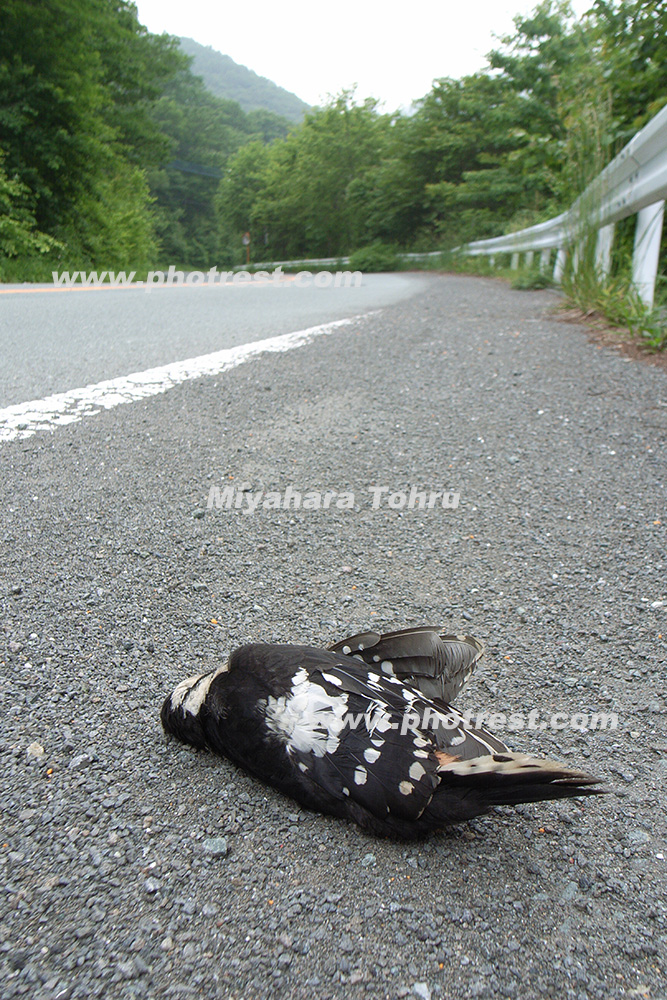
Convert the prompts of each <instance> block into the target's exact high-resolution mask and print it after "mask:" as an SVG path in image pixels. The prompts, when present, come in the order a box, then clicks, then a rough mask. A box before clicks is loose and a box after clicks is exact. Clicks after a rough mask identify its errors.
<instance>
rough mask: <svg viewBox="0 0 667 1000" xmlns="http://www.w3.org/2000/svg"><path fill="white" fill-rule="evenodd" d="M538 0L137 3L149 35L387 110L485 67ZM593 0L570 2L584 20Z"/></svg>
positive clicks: (282, 81)
mask: <svg viewBox="0 0 667 1000" xmlns="http://www.w3.org/2000/svg"><path fill="white" fill-rule="evenodd" d="M536 2H537V0H509V2H508V0H420V2H417V3H415V5H414V7H413V6H411V5H410V4H401V5H400V6H399V5H398V4H397V5H396V6H395V7H394V8H393V9H392V8H391V7H389V6H388V5H387V3H386V0H357V2H356V3H351V2H349V0H338V2H337V3H336V4H335V5H328V4H327V5H324V4H322V5H320V4H318V3H313V0H286V2H283V3H280V2H277V0H245V2H243V0H235V2H224V0H218V2H215V0H214V2H211V0H187V2H183V0H136V3H137V8H138V11H139V20H140V21H141V22H142V24H145V25H146V27H147V28H148V29H149V31H153V32H156V33H160V32H162V31H167V32H168V33H169V34H171V35H187V36H188V37H190V38H194V39H195V41H197V42H200V43H201V44H202V45H211V46H212V47H213V48H214V49H217V50H218V51H219V52H223V53H225V55H228V56H231V57H232V59H234V60H235V61H236V62H238V63H241V64H242V65H244V66H248V67H249V68H250V69H252V70H254V71H255V72H256V73H259V75H260V76H266V77H268V78H269V79H270V80H273V81H274V82H275V83H277V84H279V85H280V86H281V87H285V89H286V90H291V91H292V92H293V93H295V94H296V95H297V96H298V97H300V98H301V99H302V100H304V101H306V102H307V103H308V104H321V103H322V102H323V101H324V100H326V98H327V95H328V94H337V93H339V92H340V91H341V90H342V89H344V88H351V87H352V86H353V85H354V84H357V87H358V89H357V95H358V97H359V98H364V97H369V96H371V97H377V98H379V99H380V100H381V101H384V102H385V109H384V110H386V111H393V110H396V109H397V108H399V107H408V106H409V105H410V104H411V102H412V101H413V100H415V99H416V98H419V97H423V96H424V94H426V93H427V92H428V91H429V90H430V88H431V82H432V80H434V79H436V78H438V77H441V76H452V77H459V76H463V75H464V74H465V73H473V72H475V70H478V69H481V67H482V66H483V65H484V62H485V56H486V53H487V52H488V51H489V50H490V49H491V48H492V47H493V45H494V38H493V36H494V34H495V35H503V34H506V33H507V32H510V31H511V30H512V27H513V25H512V18H513V17H514V16H515V15H516V14H518V13H522V14H525V13H528V12H530V11H531V10H533V9H534V7H535V6H536ZM590 3H591V0H573V3H572V6H573V8H574V10H575V11H576V13H577V14H578V15H581V14H582V13H583V12H584V11H585V10H587V9H588V7H589V6H590Z"/></svg>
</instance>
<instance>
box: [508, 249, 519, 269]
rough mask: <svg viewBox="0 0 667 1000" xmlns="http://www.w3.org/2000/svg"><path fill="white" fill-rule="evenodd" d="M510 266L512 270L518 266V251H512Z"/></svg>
mask: <svg viewBox="0 0 667 1000" xmlns="http://www.w3.org/2000/svg"><path fill="white" fill-rule="evenodd" d="M510 266H511V268H512V270H513V271H516V270H517V269H518V267H519V254H518V253H513V254H512V263H511V265H510Z"/></svg>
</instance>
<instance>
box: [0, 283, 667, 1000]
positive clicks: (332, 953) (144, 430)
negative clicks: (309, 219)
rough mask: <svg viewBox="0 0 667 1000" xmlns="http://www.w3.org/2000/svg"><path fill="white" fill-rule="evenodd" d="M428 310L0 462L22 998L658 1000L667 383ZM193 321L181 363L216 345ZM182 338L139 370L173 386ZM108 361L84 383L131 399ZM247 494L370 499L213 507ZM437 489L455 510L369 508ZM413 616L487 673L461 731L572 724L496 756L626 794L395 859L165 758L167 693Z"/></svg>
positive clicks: (522, 326)
mask: <svg viewBox="0 0 667 1000" xmlns="http://www.w3.org/2000/svg"><path fill="white" fill-rule="evenodd" d="M408 280H410V279H408ZM394 287H396V286H394ZM410 291H416V293H417V294H413V295H411V296H410V297H407V298H405V297H404V298H402V299H401V300H400V301H395V302H394V303H393V304H389V305H386V306H385V307H384V308H382V310H381V312H380V313H379V314H376V315H373V316H371V317H368V318H365V319H360V320H355V321H354V322H353V323H351V324H349V325H347V326H341V327H339V328H337V329H336V330H335V331H333V332H332V333H331V335H327V336H319V337H316V338H315V339H314V340H312V341H311V342H310V343H307V344H305V345H303V346H301V347H299V348H297V349H294V350H292V351H288V352H285V353H280V354H268V353H267V354H263V355H261V356H259V357H256V358H254V359H251V360H248V361H247V362H245V363H243V364H240V365H238V366H237V367H235V368H233V369H230V370H228V371H225V372H223V373H222V374H219V375H215V376H210V377H205V378H201V379H198V380H191V381H186V382H183V383H181V384H179V385H177V386H176V387H175V388H173V389H171V390H169V391H167V392H164V393H162V394H160V395H156V396H152V397H150V398H146V399H142V400H140V401H138V402H135V403H130V404H128V405H125V406H118V407H116V408H114V409H109V410H105V411H104V412H100V413H98V414H96V415H94V416H90V417H89V418H87V419H85V420H81V421H80V422H77V423H73V424H71V425H70V426H61V427H58V428H57V429H55V430H54V431H53V432H50V433H49V432H47V433H36V434H34V435H33V436H31V437H29V438H25V439H17V440H13V441H10V442H8V443H6V444H4V445H2V446H0V461H1V462H2V473H3V474H2V476H1V477H0V510H1V511H2V540H3V552H2V559H1V560H0V600H1V601H2V622H3V628H4V631H5V639H6V647H5V655H4V661H5V664H6V667H5V671H4V675H3V680H2V688H1V694H2V706H1V708H0V711H1V713H2V719H3V728H2V735H1V736H0V750H1V751H2V755H3V766H2V769H1V771H0V795H1V796H2V799H1V800H2V803H3V809H4V811H5V823H4V829H3V838H4V839H3V840H2V844H1V847H0V863H1V864H2V866H3V867H2V872H3V873H4V874H2V875H1V876H0V884H1V886H2V890H3V891H2V894H1V895H0V953H1V955H2V959H3V963H4V964H3V965H2V967H1V969H0V979H1V984H0V985H1V989H0V993H1V994H2V996H3V997H7V998H8V1000H9V998H14V997H29V998H31V1000H52V998H55V997H60V998H61V1000H62V998H79V997H81V998H84V997H85V998H89V997H103V998H105V1000H116V998H119V1000H131V998H143V997H145V998H149V1000H150V998H165V1000H166V998H172V997H173V998H177V1000H178V998H181V997H182V998H189V997H202V998H207V1000H209V998H213V997H220V998H234V1000H263V998H266V1000H268V998H269V997H271V998H275V997H277V998H280V1000H282V998H284V1000H334V998H340V1000H343V998H344V1000H348V998H349V1000H362V998H363V1000H369V998H370V1000H376V998H390V1000H395V998H398V997H407V998H411V1000H412V998H419V997H421V998H427V997H431V998H452V1000H454V998H459V997H462V996H466V997H479V998H487V997H488V998H496V997H498V998H500V997H503V998H505V997H509V998H517V1000H519V998H521V1000H523V998H530V1000H532V998H535V997H540V998H555V997H565V998H568V1000H570V998H571V1000H587V998H589V997H590V998H600V1000H603V998H604V1000H610V998H611V1000H628V998H630V997H650V998H651V1000H660V998H661V997H662V998H664V997H665V995H666V994H665V982H666V981H667V975H666V971H665V969H666V965H665V963H666V955H665V934H666V929H667V906H666V902H665V900H666V898H667V894H666V892H665V889H666V882H667V879H666V878H665V865H666V864H667V861H666V860H665V859H666V858H667V838H666V830H667V816H666V813H665V806H664V787H665V780H666V779H667V753H666V748H667V734H666V732H665V721H666V718H667V690H666V682H665V677H666V663H665V652H664V650H665V646H664V637H665V635H667V621H666V611H665V609H666V607H667V590H666V583H665V580H666V576H667V574H666V572H665V571H666V568H667V559H666V555H665V552H666V548H667V546H666V545H665V520H666V518H665V453H666V449H665V442H666V438H667V405H666V404H667V381H666V380H665V376H664V373H663V372H662V371H660V370H657V369H654V368H651V367H648V366H643V365H641V364H636V363H634V362H630V361H626V360H624V359H623V358H621V357H619V356H617V355H616V354H614V353H613V352H611V351H609V350H607V349H603V348H597V347H595V346H594V345H592V344H591V343H589V341H588V340H587V339H586V337H585V334H584V333H583V331H581V330H579V329H577V328H576V327H572V326H568V325H565V324H563V323H560V322H557V321H556V320H554V318H553V316H552V315H551V313H550V310H551V308H552V306H553V304H554V302H555V300H556V297H555V295H554V294H553V293H549V292H531V293H520V292H515V291H511V290H510V289H508V288H507V287H506V286H505V285H503V284H501V283H499V282H495V281H489V280H481V279H473V278H466V277H430V278H426V277H425V278H424V279H423V282H422V285H421V287H419V288H417V287H416V286H413V287H411V288H410ZM104 294H106V293H104ZM119 294H125V295H129V294H132V293H119ZM95 295H100V296H101V295H102V293H91V294H90V297H91V299H92V298H94V296H95ZM34 298H37V296H35V297H34ZM46 298H47V297H46V296H44V297H43V299H44V300H46ZM63 298H67V297H66V296H63ZM143 301H145V300H142V303H143ZM153 301H154V302H157V301H158V299H157V296H155V297H154V298H152V297H151V298H149V302H150V303H152V302H153ZM174 301H176V299H174ZM179 301H182V300H179ZM194 301H197V302H201V303H203V301H204V300H203V299H196V300H195V299H194V298H193V299H191V300H190V302H191V303H192V302H194ZM22 302H23V303H24V306H23V307H22V305H21V303H22ZM67 302H68V303H69V304H68V305H67V307H66V308H67V309H80V308H83V306H81V305H77V304H76V302H75V300H74V298H73V296H72V297H71V298H67ZM375 304H376V305H377V304H378V303H377V302H376V303H375ZM2 306H3V308H4V307H5V303H4V302H3V304H2ZM11 308H12V310H15V315H16V316H17V317H19V316H20V315H21V308H25V309H26V310H29V309H35V308H40V309H41V308H44V309H46V306H41V305H40V306H39V307H37V306H35V305H33V304H32V300H30V302H28V299H27V298H26V299H20V298H19V297H16V299H15V300H13V304H12V306H11ZM85 308H91V307H90V306H86V307H85ZM123 308H127V307H123ZM141 309H142V310H143V309H144V306H143V304H142V306H141ZM352 311H359V310H358V306H355V307H354V309H353V310H351V312H352ZM325 312H326V311H325ZM142 315H143V317H144V322H145V323H146V324H148V323H149V322H150V319H149V317H150V309H149V307H148V306H147V307H146V311H145V312H142ZM313 318H314V317H311V319H309V320H308V321H307V322H311V321H312V319H313ZM330 318H333V314H330V313H326V315H325V314H324V313H323V314H319V315H318V316H317V321H318V322H320V321H323V320H325V319H330ZM181 322H182V324H183V327H184V329H183V331H182V334H181V335H182V337H183V340H182V341H180V342H178V343H179V346H180V344H181V343H185V342H186V341H187V342H188V343H190V341H189V339H188V338H190V337H195V336H196V332H195V331H196V330H197V329H198V328H199V327H201V325H202V324H201V323H199V322H198V318H197V315H196V313H195V311H194V308H193V306H192V305H190V307H189V312H187V313H184V315H183V317H182V320H181ZM265 322H266V327H265V328H264V332H265V333H266V334H268V333H273V332H279V331H283V330H284V328H283V327H280V328H279V329H278V330H276V329H274V328H273V327H272V325H271V321H270V318H267V319H266V320H265ZM304 322H306V321H305V320H304ZM99 323H100V327H99V329H100V330H104V331H108V330H109V324H108V322H107V320H106V319H105V318H104V316H102V317H101V318H100V320H99ZM128 329H129V327H128ZM258 332H259V329H258V330H256V331H254V332H253V333H252V336H253V337H255V336H257V333H258ZM140 333H141V331H140ZM159 335H160V333H159V331H152V332H150V331H149V330H148V329H147V330H146V333H145V340H146V345H147V348H148V351H149V354H150V351H153V354H152V355H150V360H149V359H148V355H146V356H144V355H142V354H141V352H140V351H139V349H138V347H137V345H134V346H132V348H131V350H132V351H133V352H135V353H134V354H127V355H126V356H123V358H122V359H123V360H125V359H126V358H129V357H130V356H132V358H133V367H142V368H143V367H146V365H148V364H150V363H152V362H153V361H155V360H156V359H157V360H158V361H164V360H165V356H164V355H160V354H159V352H158V346H159ZM149 345H152V346H149ZM156 345H158V346H156ZM218 346H220V345H219V343H218V341H217V340H215V338H213V337H212V335H211V339H210V340H207V341H204V340H202V341H199V342H198V344H197V347H196V350H197V351H199V350H208V349H210V348H212V347H213V348H215V347H218ZM91 347H92V344H91ZM128 350H129V349H128ZM192 353H193V352H192V351H190V349H188V351H187V355H190V354H192ZM90 356H91V357H92V358H94V356H95V352H94V350H92V349H91V352H90ZM182 356H183V357H185V356H186V355H185V354H182ZM115 360H116V361H120V360H121V357H116V359H115ZM166 360H173V355H172V354H170V355H169V358H167V359H166ZM88 364H90V367H89V368H86V367H85V365H84V366H83V367H82V368H81V370H80V373H81V378H79V379H78V380H76V381H77V382H78V383H82V382H83V380H84V377H90V378H99V377H100V375H101V374H107V373H108V374H111V372H107V369H104V372H102V369H100V368H95V367H94V364H93V363H92V362H86V365H88ZM128 370H129V369H128ZM113 371H114V372H115V373H118V372H117V370H116V369H114V370H113ZM63 373H64V375H65V376H66V378H65V379H64V380H63V379H62V378H61V375H63ZM86 373H87V375H86ZM71 374H72V371H71V369H67V370H65V369H63V372H61V373H60V374H59V376H58V379H59V382H58V385H59V386H60V387H65V388H69V387H70V386H71V383H70V382H69V381H68V380H69V378H70V377H71ZM121 374H122V372H121ZM38 385H39V386H41V387H42V388H43V386H44V378H43V373H42V374H41V375H40V376H39V378H37V379H36V381H35V386H36V387H37V386H38ZM25 398H27V397H25ZM232 477H233V478H232ZM243 481H248V482H250V483H251V484H252V486H253V489H255V490H271V489H273V490H282V489H284V488H285V487H286V486H287V485H292V486H293V487H294V488H295V489H297V490H299V489H301V490H303V491H306V490H317V489H327V488H328V489H332V490H339V491H349V492H353V493H354V495H355V500H356V505H355V509H353V510H336V509H329V510H319V511H317V510H311V511H306V510H294V509H290V510H281V511H275V510H264V509H260V510H258V512H257V513H256V514H254V515H248V514H245V513H243V512H242V511H228V510H224V509H222V510H207V508H206V503H207V497H208V495H209V491H210V488H211V486H212V485H225V484H230V483H238V482H243ZM412 485H416V486H418V487H421V488H423V489H434V490H439V489H449V490H454V491H458V492H460V495H461V501H460V504H459V507H458V508H457V509H455V510H453V509H449V510H442V509H434V510H431V511H419V510H417V509H415V510H406V509H392V508H390V507H389V506H388V505H386V504H383V505H382V506H380V507H379V508H378V509H376V510H374V509H373V508H372V503H371V495H370V494H369V487H371V486H386V487H387V488H388V490H392V491H397V492H398V491H407V490H409V488H410V486H412ZM419 621H434V622H436V623H440V622H442V623H444V624H446V625H447V626H449V627H451V628H452V629H454V630H461V629H464V630H465V631H469V632H471V633H472V634H474V635H477V636H479V638H481V639H482V640H483V641H484V642H485V643H486V644H487V655H486V657H485V659H484V661H483V663H482V666H481V669H480V671H479V673H478V675H477V677H476V678H475V679H474V680H473V682H472V684H471V687H470V690H469V692H468V694H467V695H466V696H465V697H464V698H463V699H462V702H461V707H462V708H471V709H472V710H473V711H474V712H477V711H479V710H484V709H485V710H493V711H494V712H521V713H529V712H530V711H533V710H536V711H538V712H539V713H540V717H541V718H543V719H544V718H548V717H549V714H550V713H553V712H559V713H564V714H565V718H570V717H572V716H573V715H574V714H575V713H576V717H577V718H578V723H577V725H575V726H574V727H569V728H566V729H550V728H546V729H544V730H537V731H526V732H515V733H506V732H505V733H503V732H502V730H501V732H499V735H504V736H505V737H506V738H507V741H508V742H509V743H510V745H511V746H512V747H513V748H514V749H517V750H518V749H530V750H532V751H534V752H535V751H537V752H543V753H545V754H548V755H550V756H553V757H556V758H558V759H562V760H565V761H567V762H569V763H571V764H573V765H580V766H584V767H586V768H587V769H589V770H591V771H593V772H595V773H598V774H601V775H602V776H603V777H604V778H605V779H606V780H607V781H608V783H609V786H610V787H611V788H612V793H611V794H610V795H609V796H607V797H605V798H603V799H596V800H594V801H585V802H583V803H578V802H569V803H564V804H559V805H549V804H543V805H535V806H528V807H524V808H521V809H518V810H510V809H504V810H500V811H497V812H495V813H493V814H491V815H489V816H487V817H484V818H482V819H479V820H476V821H474V822H472V823H469V824H466V825H464V826H462V827H457V828H454V829H452V830H450V831H447V832H444V833H443V834H441V835H438V836H435V837H433V838H431V839H430V840H428V841H426V842H424V843H422V844H402V843H393V842H391V841H378V840H374V839H373V838H371V837H368V836H365V835H364V834H362V833H361V832H360V831H359V830H358V829H356V828H354V827H348V826H347V825H346V824H343V823H341V822H337V821H334V820H330V819H326V818H324V817H320V816H316V815H311V814H308V813H306V812H304V811H302V810H299V809H297V808H296V807H295V805H294V804H293V803H292V802H290V801H288V800H286V799H284V798H282V797H281V796H280V795H278V794H275V793H273V792H272V791H270V790H269V789H266V788H264V787H263V786H261V785H260V784H259V783H258V782H257V781H254V780H252V779H251V778H249V777H247V776H246V775H244V774H242V773H240V772H238V771H237V770H236V769H235V768H233V767H232V766H231V765H228V764H226V763H225V762H223V761H219V760H216V759H214V758H213V757H212V756H210V755H208V754H205V753H199V752H195V751H192V750H189V749H187V748H181V747H179V746H177V745H175V744H174V743H171V742H167V741H166V740H165V738H164V736H163V735H162V733H161V729H160V725H159V719H158V711H159V706H160V704H161V701H162V699H163V697H164V695H165V693H166V692H168V691H169V690H171V688H172V687H173V685H174V684H175V683H176V682H177V681H178V680H180V679H182V678H184V677H186V676H188V675H190V674H192V673H195V672H199V671H201V670H203V669H206V668H208V667H212V666H215V665H217V664H218V663H219V662H220V659H221V657H222V656H223V655H224V654H225V652H227V651H228V650H229V649H230V647H232V646H235V645H237V644H239V643H241V642H244V641H247V640H249V639H260V638H263V639H267V640H270V641H271V640H282V641H304V642H319V643H326V644H328V643H329V642H331V641H332V640H333V639H334V638H338V637H341V636H342V635H345V634H349V633H351V632H354V631H357V630H359V629H361V628H365V627H367V626H368V625H369V624H373V625H376V624H378V625H379V624H381V625H383V626H386V627H388V628H390V627H396V628H400V627H403V626H406V625H409V624H414V623H416V622H419ZM599 712H606V713H615V714H616V715H617V717H618V726H617V728H615V729H606V730H603V731H600V730H598V729H593V730H590V729H587V728H586V724H585V723H584V722H582V719H584V720H589V719H590V716H591V715H592V714H593V713H599Z"/></svg>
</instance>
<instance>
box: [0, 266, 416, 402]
mask: <svg viewBox="0 0 667 1000" xmlns="http://www.w3.org/2000/svg"><path fill="white" fill-rule="evenodd" d="M423 284H424V282H423V279H420V278H419V277H417V276H416V275H366V276H364V278H363V282H362V284H361V286H360V287H358V288H356V287H350V288H345V287H340V288H315V287H312V286H311V287H302V288H298V287H297V286H296V285H295V283H294V278H293V276H290V275H286V276H285V278H284V280H282V281H281V282H280V283H279V284H277V285H274V284H273V283H272V282H265V283H256V282H253V283H252V284H248V285H237V286H234V285H225V286H222V285H211V286H203V287H192V286H190V287H188V286H186V285H173V286H171V287H162V288H159V287H155V288H152V289H151V290H150V291H147V290H146V289H145V288H137V287H133V288H123V289H114V290H111V289H109V290H107V289H104V288H94V289H91V288H81V287H80V286H79V287H76V286H75V287H74V288H72V289H62V288H59V289H54V288H53V286H49V285H23V286H21V285H3V286H0V357H1V358H2V364H1V365H0V408H3V407H6V406H11V405H12V404H16V403H23V402H26V401H27V400H32V399H41V398H42V397H44V396H48V395H51V394H52V393H59V392H65V391H66V390H68V389H72V388H75V387H78V386H85V385H89V384H90V383H96V382H100V381H102V380H104V379H110V378H116V377H118V376H120V375H127V374H129V373H130V372H134V371H143V370H144V369H146V368H153V367H155V366H157V365H165V364H169V363H170V362H174V361H182V360H184V359H185V358H191V357H197V356H199V355H202V354H208V353H209V352H211V351H219V350H222V349H224V348H229V347H236V346H237V345H239V344H245V343H247V342H249V341H253V340H262V339H264V338H266V337H274V336H276V334H282V333H287V332H289V331H291V330H299V329H301V328H304V327H310V326H313V325H315V324H317V323H325V322H328V321H330V320H335V319H341V318H342V317H345V316H354V315H356V314H357V313H363V312H365V311H367V310H369V309H376V308H379V307H381V306H385V305H390V304H391V303H393V302H398V301H400V300H401V299H403V298H405V297H407V296H410V295H412V294H414V293H415V292H416V291H417V290H418V289H419V288H420V287H423Z"/></svg>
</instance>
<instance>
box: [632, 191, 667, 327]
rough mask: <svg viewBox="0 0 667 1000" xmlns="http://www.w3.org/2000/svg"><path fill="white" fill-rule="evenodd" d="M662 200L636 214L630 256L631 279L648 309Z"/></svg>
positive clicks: (663, 205) (660, 223) (655, 263)
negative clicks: (633, 247) (632, 252)
mask: <svg viewBox="0 0 667 1000" xmlns="http://www.w3.org/2000/svg"><path fill="white" fill-rule="evenodd" d="M664 213H665V203H664V201H658V202H654V204H653V205H647V206H646V208H642V209H641V211H640V212H638V214H637V229H636V230H635V249H634V254H633V257H632V281H633V283H634V285H635V288H636V289H637V291H638V292H639V295H640V297H641V298H642V300H643V301H644V303H645V305H647V306H648V307H649V309H650V308H651V307H652V306H653V297H654V295H655V279H656V275H657V273H658V259H659V257H660V241H661V239H662V220H663V216H664Z"/></svg>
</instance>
